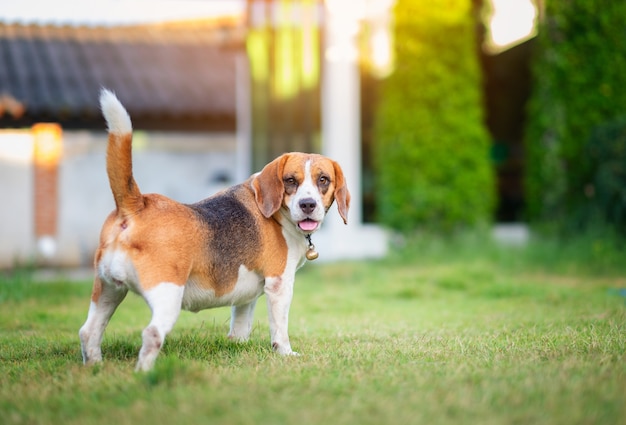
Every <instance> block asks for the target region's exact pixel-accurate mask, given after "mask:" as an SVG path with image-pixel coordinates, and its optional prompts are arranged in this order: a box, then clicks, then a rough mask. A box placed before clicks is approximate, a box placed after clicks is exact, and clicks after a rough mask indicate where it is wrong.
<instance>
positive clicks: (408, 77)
mask: <svg viewBox="0 0 626 425" xmlns="http://www.w3.org/2000/svg"><path fill="white" fill-rule="evenodd" d="M426 3H427V2H416V1H411V0H399V1H398V2H397V4H396V6H395V34H394V37H395V57H396V68H395V71H394V73H393V74H392V75H391V76H390V77H388V78H387V80H386V81H384V82H383V84H382V87H381V96H380V98H381V103H380V106H379V109H378V111H377V114H376V125H375V141H374V152H375V154H374V166H375V170H376V178H377V180H376V193H377V202H378V203H377V211H378V219H379V221H380V222H381V223H383V224H386V225H388V226H390V227H392V228H395V229H398V230H412V229H416V228H420V227H428V228H431V229H437V230H444V231H446V230H451V229H454V228H457V227H462V226H468V225H470V226H471V225H475V224H479V223H484V222H488V221H489V220H491V218H492V212H493V208H494V198H495V187H494V171H493V169H492V166H491V163H490V159H489V137H488V134H487V130H486V128H485V126H484V119H483V109H482V93H481V89H482V86H481V73H480V65H479V62H478V55H477V42H476V33H475V31H476V21H475V11H474V10H473V7H472V2H471V0H449V1H447V2H445V5H444V4H442V3H437V2H434V3H433V4H426Z"/></svg>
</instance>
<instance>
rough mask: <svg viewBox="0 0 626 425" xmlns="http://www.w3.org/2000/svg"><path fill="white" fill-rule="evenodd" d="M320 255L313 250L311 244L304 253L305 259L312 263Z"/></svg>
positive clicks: (313, 247)
mask: <svg viewBox="0 0 626 425" xmlns="http://www.w3.org/2000/svg"><path fill="white" fill-rule="evenodd" d="M319 256H320V255H319V254H318V253H317V251H316V250H315V246H314V245H313V244H311V245H309V250H308V251H307V252H306V259H307V260H310V261H313V260H315V259H316V258H317V257H319Z"/></svg>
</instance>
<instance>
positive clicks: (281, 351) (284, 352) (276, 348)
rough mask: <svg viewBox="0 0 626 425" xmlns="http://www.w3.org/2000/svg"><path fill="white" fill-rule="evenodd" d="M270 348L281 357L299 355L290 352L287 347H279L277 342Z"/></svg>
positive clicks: (289, 348)
mask: <svg viewBox="0 0 626 425" xmlns="http://www.w3.org/2000/svg"><path fill="white" fill-rule="evenodd" d="M272 348H273V349H274V351H276V352H277V353H278V354H280V355H281V356H299V355H300V354H299V353H297V352H295V351H292V350H291V347H290V346H289V345H281V344H279V343H277V342H275V343H273V344H272Z"/></svg>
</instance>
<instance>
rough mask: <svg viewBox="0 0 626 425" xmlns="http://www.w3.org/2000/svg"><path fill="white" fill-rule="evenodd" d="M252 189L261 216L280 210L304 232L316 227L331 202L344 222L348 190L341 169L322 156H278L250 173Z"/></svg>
mask: <svg viewBox="0 0 626 425" xmlns="http://www.w3.org/2000/svg"><path fill="white" fill-rule="evenodd" d="M252 188H253V189H254V196H255V199H256V203H257V205H258V207H259V209H260V210H261V212H262V213H263V215H264V216H265V217H267V218H269V217H271V216H273V215H274V214H276V213H277V212H278V211H281V210H282V211H281V212H282V213H283V215H284V216H285V217H287V219H288V220H290V221H291V222H292V223H293V224H294V225H295V226H297V228H298V229H299V230H300V231H301V232H303V233H305V234H309V233H313V232H314V231H316V230H317V229H319V227H320V225H321V223H322V221H323V220H324V217H325V215H326V212H327V211H328V209H329V208H330V207H331V205H332V204H333V202H334V201H337V208H338V210H339V215H340V216H341V218H342V219H343V222H344V223H346V224H347V223H348V208H349V207H350V193H349V192H348V188H347V186H346V181H345V179H344V177H343V171H341V167H340V166H339V164H337V163H336V162H335V161H333V160H331V159H328V158H326V157H324V156H322V155H317V154H304V153H287V154H284V155H281V156H279V157H278V158H276V159H275V160H274V161H272V162H270V163H269V164H267V165H266V166H265V167H264V168H263V170H262V171H261V172H260V173H258V174H257V175H255V176H254V178H253V181H252Z"/></svg>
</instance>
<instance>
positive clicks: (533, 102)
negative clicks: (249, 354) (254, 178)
mask: <svg viewBox="0 0 626 425" xmlns="http://www.w3.org/2000/svg"><path fill="white" fill-rule="evenodd" d="M624 22H626V3H624V2H616V1H610V0H571V1H568V2H563V1H559V0H440V1H428V0H350V1H346V0H326V1H323V0H318V1H315V0H271V1H270V0H238V1H235V0H228V1H217V0H190V1H175V0H158V1H147V0H107V1H105V0H99V1H95V2H81V1H75V0H74V1H70V0H58V1H55V2H49V1H29V0H26V1H21V2H12V3H11V4H7V5H3V6H2V10H0V194H1V195H2V196H1V199H2V201H3V203H4V205H5V206H4V207H3V208H2V209H0V268H12V267H15V266H17V265H21V264H37V265H46V266H62V267H80V266H86V265H89V264H91V262H92V257H93V253H94V251H95V249H96V246H97V243H98V233H99V228H100V225H101V223H102V221H103V220H104V218H105V217H106V216H107V215H108V213H109V212H110V211H111V210H112V209H113V207H114V203H113V199H112V196H111V194H110V190H109V186H108V181H107V177H106V173H105V149H106V133H105V124H104V120H103V119H102V117H101V114H100V111H99V106H98V93H99V91H100V89H101V88H102V87H106V88H109V89H111V90H113V91H114V92H115V93H116V94H117V96H118V97H119V98H120V100H121V101H122V103H123V104H124V105H125V106H126V108H127V109H128V111H129V113H130V115H131V118H132V120H133V125H134V128H135V130H136V132H135V139H134V170H135V177H136V179H137V181H138V184H139V186H140V188H141V190H142V191H143V192H144V193H149V192H159V193H162V194H164V195H166V196H169V197H171V198H173V199H176V200H178V201H181V202H186V203H191V202H195V201H197V200H199V199H202V198H204V197H207V196H209V195H211V194H212V193H214V192H216V191H217V190H220V189H221V188H223V187H226V186H229V185H232V184H234V183H237V182H240V181H242V180H244V179H245V178H246V177H247V176H249V175H250V174H251V173H253V172H256V171H259V170H260V169H261V168H262V167H263V165H264V164H266V163H267V162H269V161H270V160H271V159H273V158H274V157H276V156H278V155H280V154H281V153H283V152H288V151H310V152H319V153H323V154H326V155H329V156H331V157H332V158H333V159H335V160H337V161H338V162H339V163H340V164H341V165H342V167H343V168H344V171H345V172H346V174H347V176H348V183H349V186H350V190H351V193H352V195H353V204H352V211H351V213H350V224H349V226H347V227H345V228H344V226H343V225H339V220H338V219H336V217H329V218H328V219H327V223H325V228H324V229H323V231H322V232H321V233H320V235H319V237H318V236H316V237H318V241H316V244H319V245H318V248H320V245H321V247H322V248H320V249H319V250H320V252H321V253H322V256H325V257H326V259H339V258H366V257H376V256H381V255H384V254H385V252H386V250H387V246H388V244H389V242H390V240H391V239H393V236H394V235H399V234H400V235H405V236H406V235H413V234H416V233H418V232H423V231H428V232H436V233H441V234H450V233H454V232H458V231H462V230H464V229H473V228H483V229H489V231H490V232H491V231H492V230H493V231H494V234H495V235H504V237H505V238H508V240H509V242H513V243H524V242H525V240H526V239H527V238H528V235H529V234H530V232H531V230H529V229H533V230H534V231H540V232H551V233H554V234H567V233H572V232H581V231H586V230H587V229H590V228H602V229H609V231H610V232H612V233H614V234H616V235H618V237H622V235H623V232H624V230H625V229H626V226H625V224H626V209H625V208H626V91H625V90H623V87H625V86H626V26H625V25H624ZM494 229H495V230H494Z"/></svg>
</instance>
